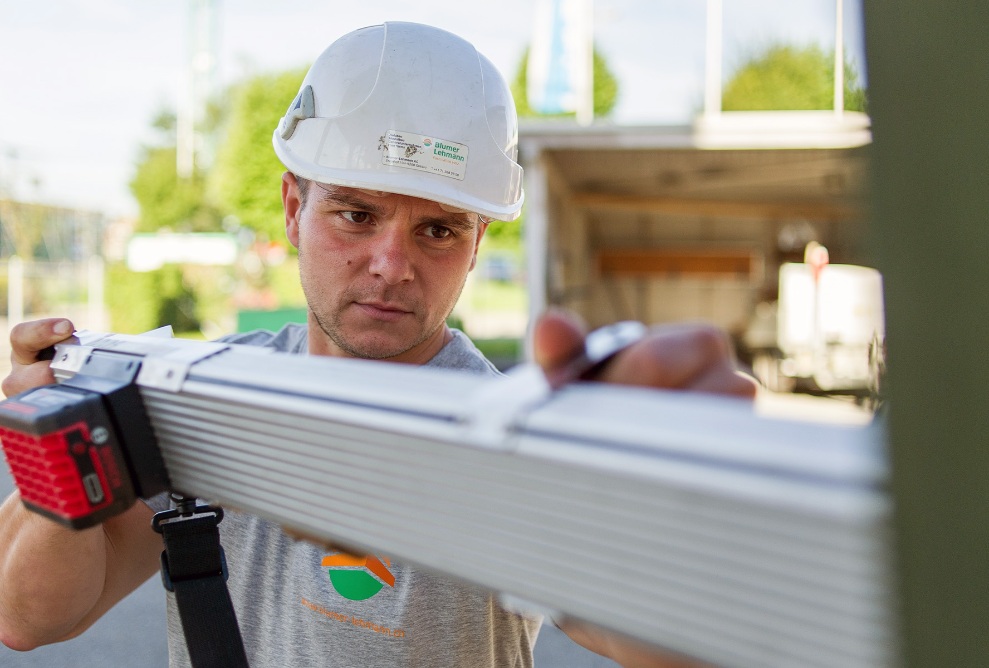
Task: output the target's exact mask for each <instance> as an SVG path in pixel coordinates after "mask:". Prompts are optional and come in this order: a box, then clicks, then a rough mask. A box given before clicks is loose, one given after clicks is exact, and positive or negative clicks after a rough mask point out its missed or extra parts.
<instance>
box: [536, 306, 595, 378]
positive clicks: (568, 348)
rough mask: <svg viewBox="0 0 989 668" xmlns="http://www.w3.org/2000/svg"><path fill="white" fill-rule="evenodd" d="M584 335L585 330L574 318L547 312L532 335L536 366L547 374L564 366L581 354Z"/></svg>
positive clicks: (567, 314) (560, 313) (563, 313)
mask: <svg viewBox="0 0 989 668" xmlns="http://www.w3.org/2000/svg"><path fill="white" fill-rule="evenodd" d="M586 335H587V332H586V328H585V327H584V325H583V323H581V322H580V321H579V320H578V319H577V318H576V317H575V316H573V315H571V314H569V313H565V312H563V311H556V310H554V311H549V312H547V313H546V314H545V315H543V316H542V317H541V318H540V319H539V321H538V322H537V323H536V327H535V329H534V330H533V333H532V351H533V356H534V357H535V361H536V364H538V365H539V366H541V367H542V368H543V371H546V372H547V373H549V372H551V371H553V370H555V369H559V368H561V367H563V366H565V365H566V364H567V363H568V362H569V361H570V360H572V359H573V358H574V357H576V356H577V355H579V354H580V353H581V350H582V349H583V347H584V338H585V336H586Z"/></svg>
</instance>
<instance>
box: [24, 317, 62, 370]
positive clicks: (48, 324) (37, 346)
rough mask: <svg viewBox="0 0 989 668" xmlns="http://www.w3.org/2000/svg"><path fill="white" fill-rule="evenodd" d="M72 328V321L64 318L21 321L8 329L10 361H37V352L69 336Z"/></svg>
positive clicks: (26, 362) (31, 362)
mask: <svg viewBox="0 0 989 668" xmlns="http://www.w3.org/2000/svg"><path fill="white" fill-rule="evenodd" d="M72 330H73V328H72V323H71V322H70V321H68V320H66V319H65V318H47V319H45V320H32V321H30V322H22V323H20V324H18V325H16V326H15V327H14V328H13V329H12V330H10V346H11V353H10V361H11V362H13V363H14V364H21V365H27V364H34V363H35V362H37V361H38V353H40V352H41V351H42V350H44V349H45V348H48V347H49V346H53V345H55V344H56V343H61V342H62V341H64V340H65V339H67V338H69V336H71V334H72Z"/></svg>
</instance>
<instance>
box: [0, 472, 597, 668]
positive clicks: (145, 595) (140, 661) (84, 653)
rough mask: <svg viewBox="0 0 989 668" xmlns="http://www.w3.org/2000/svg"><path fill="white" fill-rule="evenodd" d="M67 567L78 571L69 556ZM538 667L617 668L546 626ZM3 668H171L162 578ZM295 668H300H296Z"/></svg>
mask: <svg viewBox="0 0 989 668" xmlns="http://www.w3.org/2000/svg"><path fill="white" fill-rule="evenodd" d="M12 490H13V481H12V480H11V478H10V474H9V473H8V470H7V466H6V462H3V463H0V498H6V497H7V495H8V494H10V492H11V491H12ZM64 568H72V555H70V554H67V555H65V563H64ZM535 665H536V668H614V667H615V666H617V664H615V663H614V662H612V661H609V660H607V659H604V658H601V657H599V656H597V655H595V654H592V653H591V652H588V651H586V650H584V649H583V648H582V647H580V646H579V645H576V644H575V643H573V642H572V641H571V640H570V639H569V638H567V637H566V636H565V635H564V634H563V633H562V632H561V631H559V630H558V629H556V628H555V627H552V626H544V627H543V628H542V630H541V631H540V633H539V641H538V642H537V643H536V648H535ZM0 666H3V668H165V667H166V666H168V646H167V642H166V635H165V594H164V590H163V589H162V586H161V581H160V580H159V579H158V578H152V579H150V580H148V581H147V582H145V583H144V584H143V585H142V586H141V587H139V588H138V589H137V590H136V591H134V593H132V594H131V595H130V596H128V597H127V598H125V599H124V600H123V601H121V602H120V603H118V604H117V605H116V606H115V607H114V608H113V609H112V610H110V612H108V613H107V614H106V615H104V616H103V618H102V619H100V620H99V621H98V622H96V624H94V625H93V626H92V627H91V628H90V629H89V630H88V631H86V632H85V633H84V634H82V635H81V636H80V637H78V638H75V639H73V640H69V641H66V642H63V643H58V644H55V645H47V646H45V647H40V648H38V649H36V650H33V651H30V652H15V651H13V650H11V649H8V648H6V647H4V646H3V645H0ZM290 668H294V667H290ZM299 668H304V667H301V666H300V667H299Z"/></svg>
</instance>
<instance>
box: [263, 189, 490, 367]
mask: <svg viewBox="0 0 989 668" xmlns="http://www.w3.org/2000/svg"><path fill="white" fill-rule="evenodd" d="M282 201H283V204H284V205H285V225H286V233H287V235H288V238H289V241H291V242H292V244H293V245H294V246H295V247H296V248H298V249H299V273H300V276H301V279H302V288H303V290H304V292H305V294H306V300H307V301H308V302H309V350H310V352H311V353H314V354H324V355H338V356H346V357H362V358H368V359H389V360H393V361H398V362H411V363H419V364H421V363H424V362H426V361H428V360H429V359H431V358H432V357H433V355H435V354H436V353H437V352H439V350H440V348H442V346H443V344H444V343H445V342H446V335H447V330H446V327H445V321H446V317H447V316H448V315H449V314H450V311H452V310H453V306H454V305H455V304H456V302H457V299H458V298H459V297H460V292H461V290H462V289H463V286H464V281H466V279H467V274H468V272H469V271H470V270H471V269H473V267H474V263H475V261H476V258H477V247H478V244H479V243H480V241H481V238H482V237H483V236H484V229H485V227H486V226H485V225H484V224H482V223H480V221H479V220H478V217H477V216H476V215H474V214H469V213H460V212H451V211H444V210H443V209H442V208H441V207H440V205H439V204H437V203H435V202H431V201H428V200H424V199H419V198H416V197H409V196H406V195H395V194H390V193H375V192H369V191H365V190H356V189H353V188H344V187H340V186H327V185H322V184H317V183H315V182H310V187H309V189H308V192H307V195H306V198H305V203H302V202H301V201H300V199H299V190H298V184H297V182H296V180H295V177H294V176H292V175H291V174H286V175H285V177H284V179H283V182H282Z"/></svg>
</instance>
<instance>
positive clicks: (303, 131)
mask: <svg viewBox="0 0 989 668" xmlns="http://www.w3.org/2000/svg"><path fill="white" fill-rule="evenodd" d="M516 139H517V129H516V121H515V111H514V104H513V102H512V99H511V95H510V93H509V91H508V87H507V85H506V84H505V82H504V80H503V79H502V78H501V77H500V75H499V74H498V73H497V71H496V70H495V68H494V67H493V66H492V65H491V64H490V63H489V62H488V61H487V60H486V59H485V58H484V57H483V56H481V55H480V54H478V53H477V52H476V51H475V50H474V48H473V47H472V46H470V45H469V44H468V43H467V42H464V41H463V40H461V39H459V38H457V37H455V36H453V35H451V34H449V33H446V32H444V31H441V30H437V29H434V28H429V27H426V26H420V25H415V24H386V25H385V26H375V27H372V28H366V29H363V30H359V31H356V32H354V33H351V34H349V35H346V36H344V37H343V38H341V39H340V40H338V41H337V42H335V43H334V44H333V45H331V46H330V47H329V48H328V49H327V50H326V51H325V52H324V53H323V54H322V55H321V56H320V57H319V58H318V59H317V61H316V63H315V64H314V65H313V67H312V68H311V70H310V72H309V73H308V75H307V76H306V79H305V80H304V82H303V84H302V88H301V90H300V92H299V95H298V97H297V98H296V100H295V101H294V102H293V103H292V105H291V106H290V108H289V111H288V112H287V114H286V116H285V118H284V119H283V120H282V122H281V123H280V124H279V127H278V128H277V129H276V131H275V134H274V137H273V142H274V146H275V151H276V153H277V154H278V156H279V158H280V159H281V160H282V162H283V163H284V164H285V166H286V167H287V168H288V170H289V171H288V172H286V173H285V175H284V176H283V179H282V202H283V205H284V211H285V226H286V233H287V236H288V238H289V241H290V242H291V243H292V244H293V245H294V246H296V247H297V248H298V250H299V266H300V277H301V281H302V286H303V288H304V291H305V294H306V299H307V302H308V306H309V314H308V323H307V324H306V325H305V326H289V327H286V328H284V329H283V330H282V331H280V332H278V333H277V334H271V333H252V334H248V335H243V336H240V337H232V338H231V339H230V340H233V341H237V342H240V343H250V344H255V345H266V346H270V347H273V348H276V349H278V350H282V351H286V352H291V353H298V354H305V353H308V354H314V355H331V356H342V357H358V358H365V359H380V360H387V361H392V362H401V363H407V364H419V365H427V366H442V367H448V368H458V369H464V370H467V371H472V372H475V373H487V374H494V373H496V371H495V370H494V368H493V367H492V366H491V365H490V363H489V362H488V361H487V360H485V359H484V357H483V356H482V355H481V354H480V353H479V352H478V351H477V350H476V349H475V348H474V347H473V345H472V344H471V343H470V341H469V340H468V339H467V338H466V337H465V336H464V335H463V334H462V333H460V332H457V331H454V330H451V329H449V328H448V327H447V326H446V324H445V320H446V317H447V316H448V315H449V313H450V311H451V310H452V308H453V306H454V304H455V303H456V300H457V298H458V297H459V295H460V291H461V289H462V287H463V285H464V281H465V280H466V277H467V274H468V273H469V272H470V270H471V269H472V268H473V267H474V264H475V262H476V259H477V250H478V247H479V244H480V243H481V240H482V238H483V236H484V233H485V230H486V229H487V225H488V224H489V221H490V220H492V219H503V220H510V219H514V218H516V217H517V216H518V215H519V211H520V209H521V206H522V188H521V176H522V174H521V168H520V167H519V166H518V164H517V163H516V162H515V151H516ZM71 331H72V326H71V323H68V322H67V321H65V320H58V319H56V320H45V321H36V322H33V323H26V324H23V325H19V326H17V327H16V328H15V329H14V330H13V331H12V333H11V343H12V346H13V353H12V362H13V370H12V372H11V375H10V376H9V377H8V378H7V379H5V380H4V383H3V390H4V392H5V393H7V394H8V395H10V394H13V393H16V392H20V391H23V390H24V389H27V388H29V387H32V386H35V385H38V384H42V383H48V382H52V376H51V371H50V369H49V367H48V363H47V362H45V361H39V359H38V352H39V351H41V350H43V349H44V348H46V347H47V346H50V345H52V344H54V343H56V342H58V341H61V340H63V339H65V338H66V337H67V336H69V334H70V333H71ZM582 341H583V332H582V331H581V330H580V328H579V326H578V325H576V324H575V323H574V322H573V321H571V320H570V319H568V318H567V317H565V316H562V315H560V314H550V315H549V316H547V317H546V318H544V319H543V321H542V322H541V323H540V324H539V326H538V327H537V329H536V331H535V351H536V357H537V360H538V361H539V363H540V364H542V365H543V367H544V368H545V369H546V370H547V371H548V372H552V371H553V370H554V369H557V368H559V367H561V366H563V365H565V364H566V362H567V361H568V360H570V359H572V358H573V357H574V356H575V355H576V354H577V353H578V352H579V350H580V348H581V346H582ZM602 380H608V381H613V382H625V383H633V384H642V385H650V386H661V387H681V388H688V389H701V390H709V391H719V392H727V393H733V394H741V395H750V394H751V393H752V391H753V387H752V384H751V383H750V382H748V381H747V380H745V379H743V378H742V377H740V376H739V375H738V374H736V373H735V370H734V368H733V365H732V362H731V356H730V353H729V349H728V346H727V344H726V341H725V338H724V336H723V335H721V334H720V333H719V332H716V331H714V330H711V329H706V328H675V329H670V330H665V331H657V332H654V333H653V334H652V336H651V337H649V338H647V339H646V340H644V341H642V342H640V343H638V344H636V345H635V346H634V347H632V348H630V349H629V350H627V351H625V353H623V354H622V355H621V356H620V357H619V358H618V359H616V360H615V362H614V363H613V364H612V365H611V366H610V367H609V368H608V369H606V371H605V372H604V376H603V378H602ZM163 507H164V500H163V499H162V498H161V497H159V498H156V499H152V500H150V501H149V502H148V503H137V504H136V505H135V506H134V507H132V508H131V509H129V510H128V511H127V512H125V513H124V514H122V515H120V516H118V517H115V518H113V519H111V520H108V521H107V522H105V523H104V524H103V525H102V526H101V527H97V528H93V529H88V530H85V531H78V532H77V531H70V530H67V529H64V528H62V527H60V526H58V525H55V524H54V523H51V522H49V521H47V520H46V519H44V518H41V517H40V516H37V515H34V514H32V513H29V512H27V511H25V510H24V508H23V507H22V505H21V504H20V503H19V500H18V498H17V495H16V494H14V495H13V496H11V498H9V499H8V500H7V501H6V502H5V503H4V505H3V506H2V507H0V582H2V585H0V640H2V641H3V642H4V643H5V644H7V645H9V646H11V647H14V648H16V649H30V648H31V647H34V646H37V645H39V644H44V643H50V642H56V641H59V640H63V639H67V638H71V637H73V636H75V635H77V634H79V633H81V632H83V631H84V630H85V629H86V628H88V627H89V626H90V625H91V624H92V623H93V622H94V621H95V620H96V619H98V618H99V617H100V616H101V615H102V614H103V613H104V612H106V611H107V610H108V609H109V608H110V607H111V606H112V605H114V604H115V603H116V602H117V601H119V600H120V599H121V598H123V597H124V596H125V595H126V594H128V593H129V592H130V591H132V590H133V589H134V588H136V587H137V586H138V585H139V584H141V583H142V582H143V581H144V580H146V579H147V578H148V577H150V576H151V575H152V574H153V573H154V572H155V571H156V570H157V566H158V555H159V553H160V551H161V540H160V537H159V536H157V535H156V534H154V533H153V532H152V531H151V529H150V521H151V516H152V513H153V509H162V508H163ZM220 526H221V534H222V540H223V543H224V547H225V550H226V554H227V561H228V564H229V571H230V579H229V582H228V586H229V588H230V591H231V596H232V598H233V600H234V604H235V607H236V609H237V613H238V619H239V622H240V626H241V631H242V634H243V637H244V644H245V647H246V649H247V653H248V657H249V659H250V662H251V665H252V666H255V667H260V666H279V667H281V666H304V665H305V666H308V665H333V666H338V665H340V666H350V665H353V666H392V665H396V666H397V665H416V666H419V665H421V666H454V665H457V666H461V665H462V666H503V665H504V666H531V665H532V651H531V650H532V645H533V644H534V643H535V639H536V634H537V632H538V629H539V625H540V623H541V620H540V619H538V618H535V617H526V616H522V615H518V614H515V613H514V612H511V611H508V610H505V609H504V608H502V607H501V606H500V605H499V604H498V601H497V597H495V596H494V595H493V594H491V593H490V592H487V591H483V590H480V589H477V588H474V587H471V586H467V585H465V584H463V583H459V582H453V581H450V580H447V579H445V578H442V577H438V576H436V575H434V574H432V573H427V572H422V571H419V570H418V569H414V568H411V567H408V566H405V565H403V564H401V563H398V562H395V561H393V560H391V559H389V558H387V556H378V557H376V559H377V561H376V564H379V565H380V566H381V568H382V569H386V570H387V573H388V577H389V587H388V588H387V591H384V592H380V593H377V594H374V595H373V596H370V597H364V598H361V597H358V596H353V595H350V596H348V595H344V594H342V593H341V592H340V591H336V590H335V588H334V586H333V584H332V582H330V581H328V579H327V577H326V572H325V569H324V568H323V566H322V563H323V560H324V559H330V560H331V561H332V560H333V559H335V558H337V559H344V560H347V559H350V558H351V556H350V555H338V554H335V553H329V554H328V553H327V550H326V549H325V548H322V547H319V546H317V545H314V544H312V543H309V542H306V541H300V540H296V539H294V538H292V537H290V536H288V535H286V534H285V533H284V532H283V531H282V530H281V529H280V528H279V527H277V526H275V525H273V524H272V523H270V522H267V521H265V520H262V519H260V518H257V517H253V516H249V515H245V514H242V513H236V512H228V513H227V516H226V518H225V519H224V521H223V523H222V524H221V525H220ZM67 554H71V555H73V558H72V562H73V567H72V568H71V569H66V568H64V558H65V555H67ZM358 558H360V557H358ZM302 601H310V602H312V603H313V604H314V605H318V606H319V608H320V609H322V610H327V611H331V612H332V613H334V614H338V615H341V616H346V617H349V618H359V619H362V620H366V621H367V622H369V623H370V624H372V625H376V626H377V627H379V628H387V629H401V630H402V633H401V635H397V634H381V633H374V632H370V631H369V630H368V629H367V628H366V627H362V626H359V625H353V624H340V623H335V622H334V621H332V620H330V619H328V617H327V615H325V614H322V613H318V612H316V611H314V609H313V607H312V606H306V605H304V603H303V602H302ZM169 608H170V609H169V630H170V633H169V635H170V642H169V645H170V655H171V663H172V665H174V666H184V665H188V657H187V655H186V653H185V647H184V645H183V641H182V636H181V628H180V626H179V625H178V621H177V619H176V615H175V612H174V602H173V601H170V602H169ZM561 626H562V627H563V628H564V629H565V630H567V631H568V632H569V633H571V635H572V637H574V638H575V639H576V640H577V641H578V642H581V643H582V644H584V645H585V646H588V647H590V648H592V649H595V650H597V651H601V652H604V653H606V654H607V655H609V656H612V657H613V658H615V659H617V660H618V661H619V662H623V663H626V664H627V665H647V662H654V663H655V665H666V664H664V663H662V662H663V661H665V659H664V658H663V657H661V656H656V655H654V654H653V653H652V652H651V651H649V650H646V649H644V648H642V647H640V646H637V645H635V644H634V643H628V642H625V641H623V640H621V639H619V638H616V637H613V636H610V635H607V634H605V633H603V632H601V631H599V630H597V629H594V628H591V627H588V626H585V625H577V624H569V625H568V624H567V623H566V622H565V621H561ZM671 661H672V659H671Z"/></svg>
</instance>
